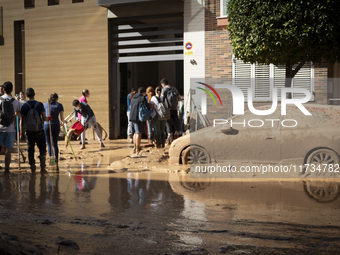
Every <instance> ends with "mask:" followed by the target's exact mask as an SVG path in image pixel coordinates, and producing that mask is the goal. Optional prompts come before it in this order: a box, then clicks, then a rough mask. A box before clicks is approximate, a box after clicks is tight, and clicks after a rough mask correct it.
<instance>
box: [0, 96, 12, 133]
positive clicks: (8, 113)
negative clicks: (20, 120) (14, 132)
mask: <svg viewBox="0 0 340 255" xmlns="http://www.w3.org/2000/svg"><path fill="white" fill-rule="evenodd" d="M0 101H1V110H0V124H1V125H2V126H4V127H8V126H9V125H11V124H12V123H13V122H14V108H13V104H12V103H13V101H14V98H11V99H10V100H6V99H5V98H3V97H0Z"/></svg>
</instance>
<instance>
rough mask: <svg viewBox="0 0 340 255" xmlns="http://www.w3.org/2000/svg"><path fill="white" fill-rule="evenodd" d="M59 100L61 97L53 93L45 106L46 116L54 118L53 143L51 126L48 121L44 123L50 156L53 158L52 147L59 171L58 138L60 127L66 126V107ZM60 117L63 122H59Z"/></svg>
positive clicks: (52, 122)
mask: <svg viewBox="0 0 340 255" xmlns="http://www.w3.org/2000/svg"><path fill="white" fill-rule="evenodd" d="M58 98H59V96H58V94H57V93H52V94H51V95H50V99H49V102H46V103H45V104H44V109H45V112H46V114H47V115H50V116H52V121H51V136H52V141H51V139H50V125H49V122H48V121H45V123H44V131H45V139H46V142H47V148H48V154H49V156H50V158H51V156H52V153H51V146H53V149H54V154H55V155H54V156H55V159H56V163H57V169H59V168H58V156H59V148H58V138H59V133H60V126H61V125H64V124H65V121H64V107H63V105H62V104H60V103H58ZM49 104H50V105H49ZM49 106H50V109H49ZM59 115H60V120H61V122H59ZM52 144H53V145H52Z"/></svg>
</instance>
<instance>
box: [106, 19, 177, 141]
mask: <svg viewBox="0 0 340 255" xmlns="http://www.w3.org/2000/svg"><path fill="white" fill-rule="evenodd" d="M109 33H110V34H109V36H110V53H111V58H110V66H111V68H110V89H111V92H110V93H111V113H110V116H111V120H110V136H111V138H126V137H127V124H128V123H127V116H126V112H127V95H128V94H129V93H130V91H131V89H132V88H135V89H138V88H139V87H145V88H147V87H149V86H152V87H153V88H154V89H155V88H156V87H157V86H159V85H160V83H159V82H160V80H161V79H162V78H167V79H168V81H169V83H170V85H172V86H175V87H176V88H177V89H178V91H179V92H180V93H181V94H183V12H181V13H168V14H157V15H145V16H138V17H136V16H135V17H124V18H112V19H109Z"/></svg>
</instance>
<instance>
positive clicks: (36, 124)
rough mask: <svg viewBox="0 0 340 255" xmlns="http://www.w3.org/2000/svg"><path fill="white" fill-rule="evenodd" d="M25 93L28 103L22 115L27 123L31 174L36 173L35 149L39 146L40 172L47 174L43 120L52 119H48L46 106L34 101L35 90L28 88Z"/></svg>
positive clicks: (22, 108) (24, 105)
mask: <svg viewBox="0 0 340 255" xmlns="http://www.w3.org/2000/svg"><path fill="white" fill-rule="evenodd" d="M25 93H26V97H28V101H27V102H26V103H25V104H23V105H22V107H21V115H22V116H24V121H25V122H26V135H27V145H28V161H29V164H30V167H31V172H32V173H35V171H36V166H35V158H34V147H35V144H37V146H38V149H39V153H40V155H39V159H40V171H41V172H42V173H46V172H47V171H46V140H45V132H44V128H43V125H42V120H43V121H49V120H52V117H51V116H48V117H46V113H45V109H44V105H43V104H42V103H41V102H38V101H36V100H35V99H34V97H35V91H34V89H33V88H27V89H26V92H25Z"/></svg>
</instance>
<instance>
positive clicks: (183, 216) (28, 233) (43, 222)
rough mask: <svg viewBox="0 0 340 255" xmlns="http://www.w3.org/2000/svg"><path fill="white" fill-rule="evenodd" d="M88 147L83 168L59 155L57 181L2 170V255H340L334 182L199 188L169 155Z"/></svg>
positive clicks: (211, 183)
mask: <svg viewBox="0 0 340 255" xmlns="http://www.w3.org/2000/svg"><path fill="white" fill-rule="evenodd" d="M73 143H74V144H75V142H73ZM89 143H90V145H89V146H87V149H86V150H84V151H78V150H77V149H76V150H75V151H76V154H77V157H78V160H77V161H75V160H74V159H73V158H72V156H69V153H70V152H69V151H68V150H64V151H62V154H61V157H63V158H64V159H63V160H62V161H61V164H60V172H59V173H56V172H49V173H48V174H40V173H39V172H37V173H36V174H31V173H30V171H26V170H28V166H27V169H26V166H25V165H23V166H22V170H21V171H17V170H15V169H14V164H13V166H12V169H11V174H10V175H4V174H3V172H2V171H1V173H0V226H1V227H0V237H1V238H0V253H1V254H336V253H338V251H339V248H340V237H339V236H340V235H339V234H340V220H339V218H340V216H339V215H340V214H339V208H340V200H339V198H338V196H339V192H340V189H339V187H340V183H338V182H335V179H333V180H326V179H324V180H297V179H291V180H284V179H277V180H274V179H267V180H263V179H258V180H257V179H251V180H250V179H249V180H247V179H243V180H240V179H233V180H230V179H228V180H226V179H209V178H205V179H193V178H190V174H189V173H188V171H187V169H186V168H185V167H179V166H174V165H172V166H169V165H168V164H167V163H166V159H167V156H166V155H167V153H166V150H163V151H157V150H156V149H153V148H150V149H147V150H145V151H144V152H143V153H144V154H142V155H141V156H140V157H138V158H133V157H132V158H131V157H126V156H127V155H129V154H130V151H131V145H130V144H129V143H128V142H127V141H126V140H116V141H111V142H107V143H106V148H104V149H101V150H100V151H99V149H98V148H97V147H96V145H97V143H95V142H93V146H92V141H91V142H89ZM75 146H76V145H75ZM77 147H78V146H77ZM61 148H62V147H61ZM150 155H158V156H157V157H156V156H153V157H152V158H154V159H153V160H150V159H149V158H150V157H149V156H150ZM155 158H156V159H155ZM155 160H156V161H157V162H158V163H156V162H154V161H155ZM113 162H114V163H113ZM150 166H154V167H150Z"/></svg>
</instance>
